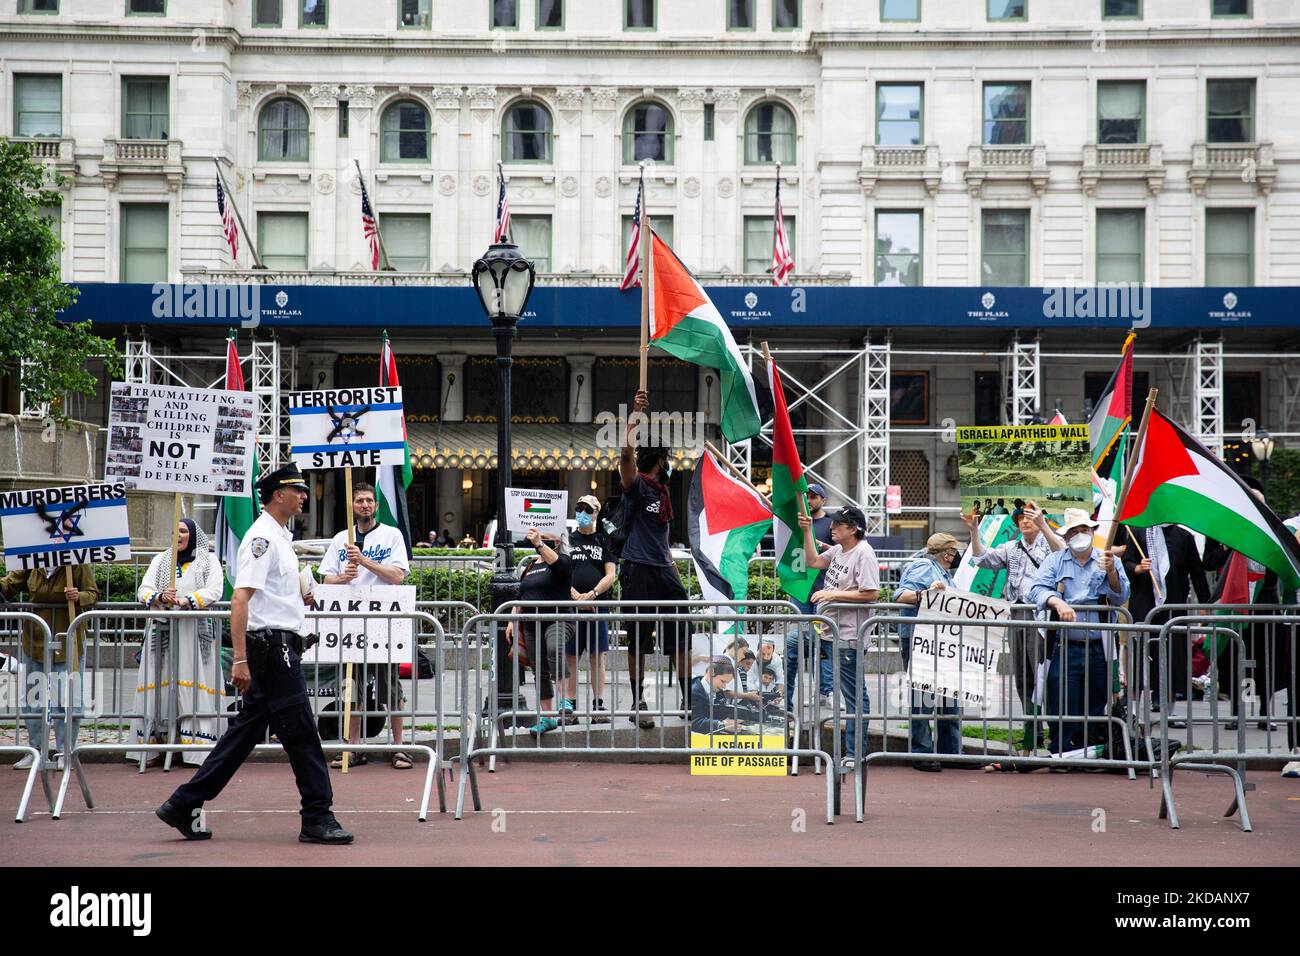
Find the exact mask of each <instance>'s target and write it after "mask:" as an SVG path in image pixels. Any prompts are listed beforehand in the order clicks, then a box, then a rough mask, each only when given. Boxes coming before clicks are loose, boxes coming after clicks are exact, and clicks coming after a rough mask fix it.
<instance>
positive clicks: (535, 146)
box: [501, 102, 551, 163]
mask: <svg viewBox="0 0 1300 956" xmlns="http://www.w3.org/2000/svg"><path fill="white" fill-rule="evenodd" d="M501 158H502V159H503V160H505V161H506V162H507V163H549V162H550V161H551V114H550V111H548V110H547V109H546V107H545V106H543V105H542V104H541V103H536V102H524V103H516V104H515V105H514V106H512V107H510V109H508V110H506V115H505V119H504V121H503V123H502V126H501Z"/></svg>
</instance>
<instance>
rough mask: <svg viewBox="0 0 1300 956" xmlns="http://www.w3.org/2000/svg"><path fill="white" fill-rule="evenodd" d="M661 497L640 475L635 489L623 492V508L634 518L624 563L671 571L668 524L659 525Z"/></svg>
mask: <svg viewBox="0 0 1300 956" xmlns="http://www.w3.org/2000/svg"><path fill="white" fill-rule="evenodd" d="M660 504H661V502H660V501H659V493H658V492H657V491H655V490H654V489H653V488H651V487H650V485H649V484H647V483H646V480H645V479H644V478H642V477H641V476H640V475H637V476H636V481H635V482H634V483H633V485H632V487H631V488H625V489H623V507H624V509H626V511H627V513H628V514H629V515H630V516H631V527H630V530H629V531H628V534H627V543H626V544H624V545H623V560H624V561H635V562H637V563H638V564H653V565H657V566H658V567H661V568H667V567H671V566H672V563H673V559H672V555H671V553H670V552H669V550H668V523H667V522H665V523H663V524H660V523H659V508H660Z"/></svg>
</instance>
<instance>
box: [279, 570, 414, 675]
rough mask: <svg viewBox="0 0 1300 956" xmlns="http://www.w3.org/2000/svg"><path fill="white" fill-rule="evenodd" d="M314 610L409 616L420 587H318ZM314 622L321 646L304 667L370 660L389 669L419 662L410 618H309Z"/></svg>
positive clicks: (314, 649) (306, 655)
mask: <svg viewBox="0 0 1300 956" xmlns="http://www.w3.org/2000/svg"><path fill="white" fill-rule="evenodd" d="M312 610H313V611H319V612H321V613H322V614H329V613H330V612H335V613H339V612H342V613H369V614H397V613H401V612H405V613H408V614H409V613H411V612H413V611H414V610H415V588H414V587H413V586H411V585H406V584H402V585H395V586H394V585H374V586H370V587H365V586H360V587H358V586H353V585H350V584H317V585H316V586H315V588H314V589H313V590H312ZM308 623H309V624H310V625H311V626H312V627H313V628H315V632H316V633H317V634H318V635H320V643H319V644H317V645H315V646H314V647H311V648H309V649H308V650H307V651H306V652H305V653H304V654H303V655H302V662H303V663H304V664H336V663H354V664H360V663H362V662H363V661H364V662H365V663H367V664H370V665H376V664H383V665H388V664H401V663H407V664H409V663H411V661H412V660H414V657H413V654H414V651H413V650H412V647H411V642H412V641H413V639H414V638H413V636H412V633H411V619H410V618H409V617H334V618H331V617H318V618H309V619H308Z"/></svg>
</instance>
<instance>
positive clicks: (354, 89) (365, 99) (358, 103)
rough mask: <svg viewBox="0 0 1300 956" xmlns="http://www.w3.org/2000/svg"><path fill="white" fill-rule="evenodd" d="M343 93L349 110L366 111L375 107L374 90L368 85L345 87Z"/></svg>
mask: <svg viewBox="0 0 1300 956" xmlns="http://www.w3.org/2000/svg"><path fill="white" fill-rule="evenodd" d="M343 92H344V94H345V98H346V99H347V101H348V107H349V108H350V109H362V110H368V109H370V108H371V107H373V106H374V105H375V88H374V87H373V86H370V85H369V84H360V85H357V86H349V87H345V88H344V91H343Z"/></svg>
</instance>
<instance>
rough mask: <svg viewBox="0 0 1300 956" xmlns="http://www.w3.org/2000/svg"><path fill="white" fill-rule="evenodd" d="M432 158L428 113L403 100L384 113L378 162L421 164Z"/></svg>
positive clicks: (380, 127) (420, 107) (418, 106)
mask: <svg viewBox="0 0 1300 956" xmlns="http://www.w3.org/2000/svg"><path fill="white" fill-rule="evenodd" d="M428 158H429V111H428V110H426V109H425V108H424V107H423V106H421V105H420V104H419V103H414V102H412V101H410V100H403V101H401V102H400V103H394V104H393V105H392V106H390V107H388V109H386V110H384V118H383V119H382V120H381V121H380V124H379V161H380V162H383V163H404V162H419V161H421V160H428Z"/></svg>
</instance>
